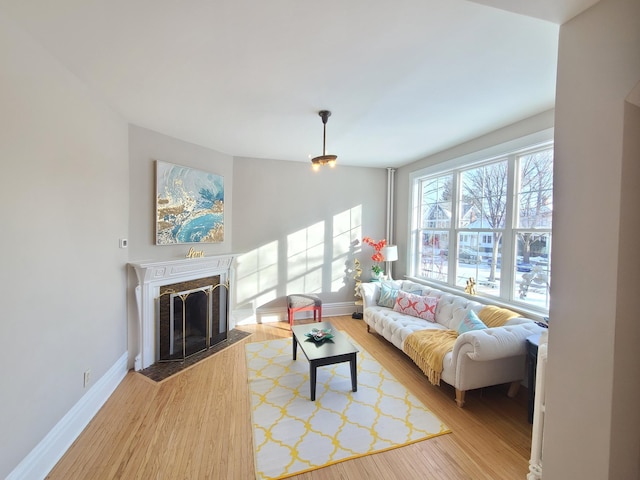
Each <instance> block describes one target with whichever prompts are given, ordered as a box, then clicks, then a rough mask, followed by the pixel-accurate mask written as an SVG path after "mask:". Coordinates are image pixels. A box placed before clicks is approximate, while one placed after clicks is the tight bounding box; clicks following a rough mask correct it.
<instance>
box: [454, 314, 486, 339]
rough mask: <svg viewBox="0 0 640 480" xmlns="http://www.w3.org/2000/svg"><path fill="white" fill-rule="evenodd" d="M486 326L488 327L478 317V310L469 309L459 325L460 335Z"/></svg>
mask: <svg viewBox="0 0 640 480" xmlns="http://www.w3.org/2000/svg"><path fill="white" fill-rule="evenodd" d="M485 328H487V326H486V325H485V324H484V323H482V320H480V319H479V318H478V315H476V312H474V311H473V310H469V311H468V312H467V314H466V315H465V316H464V318H463V319H462V321H461V322H460V325H458V335H462V334H463V333H465V332H470V331H471V330H484V329H485Z"/></svg>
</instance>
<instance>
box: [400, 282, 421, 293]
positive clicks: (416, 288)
mask: <svg viewBox="0 0 640 480" xmlns="http://www.w3.org/2000/svg"><path fill="white" fill-rule="evenodd" d="M401 290H402V291H403V292H407V293H413V294H414V295H422V285H418V284H415V283H413V282H403V283H402V288H401Z"/></svg>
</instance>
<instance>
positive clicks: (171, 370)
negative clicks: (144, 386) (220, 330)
mask: <svg viewBox="0 0 640 480" xmlns="http://www.w3.org/2000/svg"><path fill="white" fill-rule="evenodd" d="M249 335H251V333H250V332H244V331H242V330H238V329H236V328H234V329H233V330H230V331H229V333H228V334H227V338H226V340H223V341H222V342H220V343H217V344H216V345H214V346H213V347H211V348H209V349H208V350H205V351H204V352H200V353H196V354H195V355H192V356H190V357H189V358H186V359H184V361H177V362H156V363H154V364H153V365H151V366H149V367H147V368H144V369H142V370H138V373H141V374H142V375H144V376H145V377H147V378H150V379H151V380H154V381H156V382H162V381H164V380H166V379H168V378H169V377H171V376H172V375H175V374H176V373H180V372H183V371H185V370H187V369H189V368H191V367H193V366H194V365H195V364H197V363H198V362H200V361H201V360H204V359H205V358H209V357H210V356H212V355H215V354H216V353H219V352H221V351H222V350H224V349H225V348H227V347H230V346H231V345H233V344H234V343H238V342H239V341H240V340H243V339H245V338H246V337H248V336H249Z"/></svg>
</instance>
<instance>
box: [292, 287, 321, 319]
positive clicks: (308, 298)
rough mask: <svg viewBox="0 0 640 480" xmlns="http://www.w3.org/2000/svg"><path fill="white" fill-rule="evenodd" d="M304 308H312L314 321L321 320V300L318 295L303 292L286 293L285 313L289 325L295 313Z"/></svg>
mask: <svg viewBox="0 0 640 480" xmlns="http://www.w3.org/2000/svg"><path fill="white" fill-rule="evenodd" d="M305 310H313V320H314V321H315V322H321V321H322V300H320V297H318V296H316V295H308V294H304V293H297V294H293V295H287V314H288V317H289V326H290V327H291V326H292V325H293V320H294V315H295V313H296V312H302V311H305Z"/></svg>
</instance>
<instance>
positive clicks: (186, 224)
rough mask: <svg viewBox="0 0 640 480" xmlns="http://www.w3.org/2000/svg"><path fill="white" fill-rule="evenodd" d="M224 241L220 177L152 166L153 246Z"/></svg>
mask: <svg viewBox="0 0 640 480" xmlns="http://www.w3.org/2000/svg"><path fill="white" fill-rule="evenodd" d="M222 241H224V177H221V176H220V175H215V174H213V173H208V172H203V171H201V170H196V169H193V168H189V167H183V166H180V165H174V164H172V163H166V162H161V161H157V162H156V245H175V244H179V243H220V242H222Z"/></svg>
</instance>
